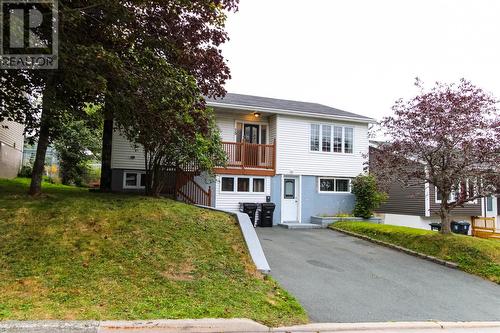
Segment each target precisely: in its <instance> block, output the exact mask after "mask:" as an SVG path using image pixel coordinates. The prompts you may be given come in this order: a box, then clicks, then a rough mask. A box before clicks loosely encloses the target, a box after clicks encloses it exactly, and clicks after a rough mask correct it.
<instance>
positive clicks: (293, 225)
mask: <svg viewBox="0 0 500 333" xmlns="http://www.w3.org/2000/svg"><path fill="white" fill-rule="evenodd" d="M278 226H280V227H282V228H286V229H296V230H297V229H321V228H322V227H321V225H318V224H312V223H280V224H278Z"/></svg>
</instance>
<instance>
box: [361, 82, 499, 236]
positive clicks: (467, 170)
mask: <svg viewBox="0 0 500 333" xmlns="http://www.w3.org/2000/svg"><path fill="white" fill-rule="evenodd" d="M416 86H417V87H418V88H419V89H420V94H419V95H418V96H416V97H414V98H412V99H410V100H408V101H403V100H402V99H401V100H398V101H397V102H396V104H395V105H394V107H393V111H394V115H393V116H391V117H386V118H384V120H383V121H382V123H381V128H382V131H383V132H384V134H385V135H386V136H387V137H388V138H389V141H388V142H386V143H384V144H381V145H380V147H379V149H378V150H377V154H375V155H374V158H373V160H372V161H370V163H371V167H372V170H373V171H374V172H375V174H376V176H377V179H379V181H380V182H381V183H382V184H384V183H387V182H389V181H392V182H394V181H397V182H399V183H401V184H403V185H404V186H412V185H415V184H420V185H421V184H423V183H427V184H429V185H430V186H435V187H436V189H437V191H438V192H439V193H441V197H442V198H443V199H442V200H441V205H440V210H439V216H440V218H441V224H442V229H441V232H442V233H445V234H448V233H451V219H450V213H451V211H452V210H453V209H455V208H457V207H461V206H463V205H464V204H466V203H468V202H473V201H475V200H478V199H479V198H482V197H485V196H489V195H493V194H498V193H500V113H499V110H498V108H497V103H498V101H497V100H496V99H495V98H494V97H493V96H492V95H490V94H488V93H486V92H485V91H483V90H482V89H480V88H478V87H476V86H474V85H473V84H471V83H470V82H469V81H466V80H464V79H462V80H460V82H459V83H458V84H441V83H436V85H435V86H434V88H432V89H431V90H430V91H424V89H423V87H422V84H421V81H419V80H418V79H417V81H416ZM445 198H446V199H445Z"/></svg>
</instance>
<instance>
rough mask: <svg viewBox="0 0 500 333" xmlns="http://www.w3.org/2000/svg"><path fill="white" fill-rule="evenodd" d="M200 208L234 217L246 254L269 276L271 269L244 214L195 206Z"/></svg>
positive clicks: (260, 270) (248, 219)
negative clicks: (246, 249) (243, 240)
mask: <svg viewBox="0 0 500 333" xmlns="http://www.w3.org/2000/svg"><path fill="white" fill-rule="evenodd" d="M197 206H198V207H200V208H205V209H210V210H213V211H217V212H223V213H227V214H230V215H233V216H234V217H236V220H237V221H238V224H239V225H240V229H241V233H242V234H243V238H244V239H245V243H246V244H247V248H248V252H250V257H251V258H252V260H253V262H254V264H255V267H257V270H258V271H259V272H261V273H264V274H269V273H270V272H271V267H270V266H269V263H268V262H267V259H266V255H265V254H264V250H263V249H262V245H261V244H260V241H259V237H258V236H257V233H256V232H255V228H254V226H253V224H252V221H250V217H248V214H245V213H235V212H232V211H228V210H223V209H217V208H214V207H208V206H201V205H197Z"/></svg>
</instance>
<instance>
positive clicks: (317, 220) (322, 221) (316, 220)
mask: <svg viewBox="0 0 500 333" xmlns="http://www.w3.org/2000/svg"><path fill="white" fill-rule="evenodd" d="M337 222H369V223H376V224H381V223H382V219H380V218H378V217H372V218H369V219H364V218H362V217H331V216H325V217H323V216H311V223H313V224H319V225H321V226H322V227H323V228H326V227H328V226H329V225H330V224H333V223H337Z"/></svg>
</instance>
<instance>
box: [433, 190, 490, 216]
mask: <svg viewBox="0 0 500 333" xmlns="http://www.w3.org/2000/svg"><path fill="white" fill-rule="evenodd" d="M429 192H430V200H431V216H432V215H436V214H438V213H439V206H440V204H439V203H437V202H436V191H435V187H434V186H432V185H431V186H430V188H429ZM481 201H482V200H477V203H466V204H464V206H463V207H457V208H455V209H454V210H453V211H452V212H451V215H454V216H480V215H482V212H481Z"/></svg>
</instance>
